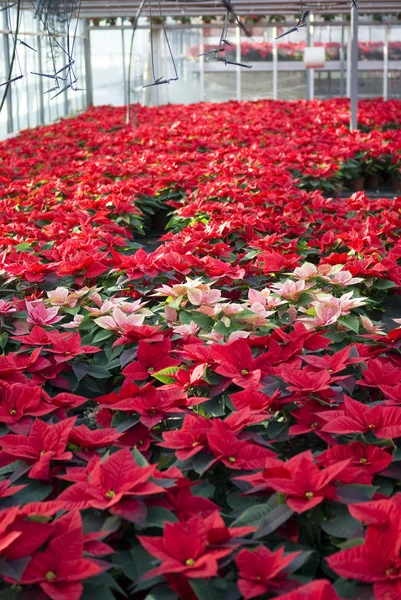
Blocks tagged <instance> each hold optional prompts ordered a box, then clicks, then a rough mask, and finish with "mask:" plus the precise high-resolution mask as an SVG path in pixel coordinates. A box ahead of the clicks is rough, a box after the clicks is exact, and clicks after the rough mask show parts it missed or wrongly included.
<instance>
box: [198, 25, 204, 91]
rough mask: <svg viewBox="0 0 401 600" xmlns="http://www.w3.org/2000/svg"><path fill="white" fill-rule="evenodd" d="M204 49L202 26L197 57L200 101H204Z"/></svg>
mask: <svg viewBox="0 0 401 600" xmlns="http://www.w3.org/2000/svg"><path fill="white" fill-rule="evenodd" d="M204 51H205V30H204V29H203V28H202V29H201V31H200V45H199V54H202V56H201V57H200V59H199V89H200V101H201V102H204V101H205V57H204V56H203V53H204Z"/></svg>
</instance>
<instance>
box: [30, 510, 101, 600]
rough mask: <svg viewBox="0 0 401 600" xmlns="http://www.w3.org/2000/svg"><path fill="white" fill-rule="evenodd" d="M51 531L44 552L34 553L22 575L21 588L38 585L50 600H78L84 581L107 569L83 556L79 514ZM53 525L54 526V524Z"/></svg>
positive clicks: (60, 522) (75, 513)
mask: <svg viewBox="0 0 401 600" xmlns="http://www.w3.org/2000/svg"><path fill="white" fill-rule="evenodd" d="M62 519H63V517H61V519H60V520H59V523H58V524H57V526H56V527H55V529H54V535H52V537H51V539H50V540H49V542H48V545H47V547H46V549H45V550H43V551H38V552H36V553H35V554H34V555H33V557H32V558H31V560H30V562H29V564H28V566H27V568H26V569H25V571H24V572H23V574H22V577H21V583H22V584H23V585H28V584H29V585H33V584H38V585H39V586H40V588H41V589H42V591H43V592H44V593H45V594H47V595H48V596H49V598H51V599H52V600H79V598H80V597H81V595H82V591H83V585H82V583H81V582H82V581H83V580H84V579H89V578H90V577H94V576H96V575H99V574H100V573H103V572H104V571H105V570H106V569H107V568H108V567H109V565H107V563H106V564H101V563H99V562H96V561H94V560H92V559H89V558H85V557H84V556H83V551H84V535H83V532H82V519H81V516H80V514H79V512H78V511H77V512H74V513H73V515H72V519H67V520H65V524H64V523H63V522H62ZM56 523H57V522H56Z"/></svg>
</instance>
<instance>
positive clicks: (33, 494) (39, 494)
mask: <svg viewBox="0 0 401 600" xmlns="http://www.w3.org/2000/svg"><path fill="white" fill-rule="evenodd" d="M52 491H53V486H51V485H50V484H49V483H44V482H43V481H37V480H35V481H32V483H28V485H27V486H26V487H24V489H22V490H20V491H19V492H17V493H16V494H14V495H13V496H9V497H8V498H5V499H3V502H4V505H5V506H16V505H17V504H28V503H29V502H41V501H42V500H45V499H46V498H47V497H48V496H49V494H51V492H52ZM4 505H3V506H4Z"/></svg>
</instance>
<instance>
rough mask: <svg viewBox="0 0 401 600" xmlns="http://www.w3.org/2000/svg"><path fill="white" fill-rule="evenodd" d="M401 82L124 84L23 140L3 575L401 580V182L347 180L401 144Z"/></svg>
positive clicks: (5, 163)
mask: <svg viewBox="0 0 401 600" xmlns="http://www.w3.org/2000/svg"><path fill="white" fill-rule="evenodd" d="M400 108H401V106H400V103H399V102H396V101H391V102H388V103H384V102H382V101H368V102H361V115H360V119H361V122H363V123H364V124H365V126H366V131H364V132H362V131H359V132H349V130H348V128H347V119H348V117H349V115H348V114H347V110H348V108H347V105H346V103H345V101H343V100H333V101H330V102H327V103H325V102H313V103H310V104H307V103H305V102H303V101H300V102H299V103H285V102H277V103H272V102H256V103H242V104H235V103H228V104H221V105H207V104H202V105H199V106H197V107H196V119H195V120H194V107H183V106H180V107H177V106H167V107H158V108H144V107H138V108H137V120H138V126H137V128H136V129H135V130H133V129H132V127H128V126H126V125H125V120H124V110H123V109H122V108H121V109H120V108H111V107H101V108H92V109H90V110H89V111H87V112H86V113H85V114H83V115H80V116H78V117H77V118H75V119H69V120H68V121H62V122H60V123H58V124H56V125H51V126H47V127H44V128H41V129H39V130H36V131H34V132H33V131H30V130H27V131H25V132H22V133H21V134H20V135H19V136H17V137H15V138H13V139H10V140H7V142H4V143H2V144H1V146H0V153H1V161H0V196H1V200H0V202H1V210H0V219H1V224H2V228H1V232H0V280H1V297H0V348H1V355H0V553H1V556H0V574H1V583H0V598H1V599H4V600H6V599H7V600H26V599H28V598H38V599H39V600H45V599H46V598H50V599H52V600H94V599H95V598H97V599H101V600H113V599H114V600H121V599H122V598H133V599H135V600H167V599H168V600H177V599H182V600H197V599H198V600H204V599H210V598H213V599H216V600H228V599H230V600H236V599H238V600H240V599H241V598H245V599H248V598H263V599H266V600H269V599H270V598H277V597H280V598H283V599H284V600H306V599H311V600H341V599H342V600H345V599H346V598H355V599H358V600H359V599H360V600H363V599H367V598H369V599H370V598H371V599H378V600H386V599H387V598H397V597H398V596H397V594H398V595H399V593H400V575H399V573H400V568H399V567H400V565H399V535H398V527H399V523H400V515H401V508H400V507H401V503H400V495H399V493H398V491H399V484H400V481H401V470H400V465H399V462H400V452H399V447H398V445H399V440H400V439H401V385H400V381H401V362H400V348H401V319H400V318H398V317H397V316H395V315H393V317H394V319H393V321H392V322H390V323H389V320H388V319H384V320H383V322H380V319H379V318H378V315H380V312H381V311H383V310H384V308H385V307H386V305H387V303H388V302H389V301H391V299H393V300H397V299H398V297H399V294H400V287H401V266H400V260H401V243H400V241H399V240H400V232H401V198H394V199H389V198H378V199H375V200H371V199H369V198H368V197H367V196H366V195H365V193H364V192H357V193H355V194H352V195H350V196H349V197H348V198H332V197H327V195H328V194H329V193H330V190H332V187H331V185H333V186H334V184H336V183H338V182H339V181H340V178H341V177H342V176H343V175H344V169H347V168H348V166H349V165H352V160H354V159H355V157H357V159H358V160H359V161H360V163H361V165H362V163H365V164H370V163H369V162H368V161H371V162H372V164H373V163H375V161H380V160H382V159H383V157H387V158H386V160H387V159H388V157H389V156H392V157H394V164H395V163H397V164H398V162H399V161H398V156H399V154H400V151H401V134H400V130H399V129H397V128H392V127H389V124H397V122H398V121H399V114H400ZM266 123H268V124H269V126H268V127H267V126H266ZM383 160H384V159H383ZM392 160H393V159H392ZM345 165H346V167H344V166H345ZM361 165H360V164H359V163H358V168H359V167H360V166H361ZM350 168H351V167H350ZM325 181H328V182H330V185H328V184H327V185H325V184H324V182H325ZM323 191H325V192H326V193H325V194H323ZM161 223H167V230H166V232H165V233H164V235H163V236H162V239H161V243H160V246H159V247H158V248H157V249H156V250H154V251H153V252H146V251H145V249H144V248H143V247H142V245H141V240H142V236H143V234H144V233H146V231H147V230H149V228H151V227H153V228H154V229H158V228H161V225H160V224H161ZM399 317H401V315H399Z"/></svg>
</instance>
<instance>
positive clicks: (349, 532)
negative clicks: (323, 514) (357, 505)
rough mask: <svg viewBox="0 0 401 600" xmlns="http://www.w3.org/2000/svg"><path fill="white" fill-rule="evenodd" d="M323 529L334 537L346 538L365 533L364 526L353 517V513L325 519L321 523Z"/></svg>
mask: <svg viewBox="0 0 401 600" xmlns="http://www.w3.org/2000/svg"><path fill="white" fill-rule="evenodd" d="M321 528H322V529H323V531H325V532H326V533H328V534H329V535H331V536H333V537H338V538H346V539H349V538H351V537H355V536H358V535H359V536H360V535H363V527H362V525H361V523H360V522H359V521H357V520H356V519H354V518H353V517H351V515H350V514H349V513H348V514H344V515H339V516H336V517H334V518H333V519H329V520H328V521H323V522H322V524H321Z"/></svg>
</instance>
